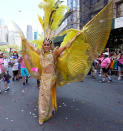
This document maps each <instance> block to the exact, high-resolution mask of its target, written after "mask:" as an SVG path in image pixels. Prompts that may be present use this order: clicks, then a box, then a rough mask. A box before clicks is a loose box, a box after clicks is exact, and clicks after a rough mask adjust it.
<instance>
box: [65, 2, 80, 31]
mask: <svg viewBox="0 0 123 131" xmlns="http://www.w3.org/2000/svg"><path fill="white" fill-rule="evenodd" d="M67 5H68V7H69V9H71V10H73V11H74V13H73V14H72V15H71V16H69V17H68V20H67V28H68V29H69V28H76V29H79V23H80V22H79V0H67Z"/></svg>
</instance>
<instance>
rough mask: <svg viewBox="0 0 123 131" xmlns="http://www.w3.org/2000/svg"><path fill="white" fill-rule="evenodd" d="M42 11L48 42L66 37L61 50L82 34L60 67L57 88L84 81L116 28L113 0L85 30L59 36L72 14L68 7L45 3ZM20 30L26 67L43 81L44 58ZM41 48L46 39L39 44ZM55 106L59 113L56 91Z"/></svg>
mask: <svg viewBox="0 0 123 131" xmlns="http://www.w3.org/2000/svg"><path fill="white" fill-rule="evenodd" d="M39 8H41V9H43V10H44V18H41V16H38V18H39V22H40V24H41V27H42V29H43V31H44V37H43V38H44V39H45V38H49V39H52V40H53V39H54V38H55V37H57V36H59V35H64V34H66V36H65V38H64V40H63V42H62V43H61V47H63V46H65V45H66V44H67V43H68V42H69V41H71V39H72V38H73V37H74V36H75V35H76V33H77V32H80V34H79V36H77V37H76V39H75V40H74V41H73V42H72V45H71V46H70V48H67V49H66V50H65V51H64V52H63V53H62V54H61V56H60V57H58V61H57V64H56V72H57V79H56V85H57V86H63V85H65V84H67V83H70V82H74V81H81V80H83V79H84V77H85V76H86V75H87V73H88V71H89V70H90V66H91V64H92V62H93V60H94V59H95V58H97V57H98V55H99V54H100V53H101V52H102V51H103V50H104V48H105V45H106V43H107V40H108V38H109V34H110V31H111V26H112V18H113V0H111V1H110V3H109V4H108V5H106V6H105V7H104V8H103V9H102V10H101V11H100V12H99V13H98V14H97V15H96V16H95V17H94V18H93V19H92V20H91V21H90V22H89V23H87V24H86V25H85V26H84V27H83V28H82V29H81V30H77V29H69V30H65V31H64V32H62V31H61V32H60V33H57V32H58V30H59V29H60V27H61V26H62V23H63V22H64V20H65V19H66V18H68V17H69V15H70V14H71V12H72V11H71V10H69V9H68V7H67V6H64V5H62V1H60V0H57V1H55V0H44V2H41V3H40V4H39ZM16 28H18V30H19V32H20V34H21V38H22V52H23V58H24V61H25V64H26V67H27V69H28V71H29V73H30V74H31V76H32V77H34V78H36V79H40V76H41V72H42V71H41V70H42V69H41V63H40V55H39V54H38V53H37V52H36V51H35V50H34V49H33V48H31V47H30V45H29V43H28V42H27V40H26V39H25V38H24V35H23V33H22V32H21V30H20V29H19V27H18V26H16ZM36 42H37V43H38V47H39V48H41V47H42V46H41V45H42V42H43V39H41V40H37V41H35V43H36ZM32 68H38V70H39V71H38V73H37V72H35V71H32V70H31V69H32ZM52 104H53V106H54V108H56V109H57V104H56V90H55V89H54V88H53V90H52Z"/></svg>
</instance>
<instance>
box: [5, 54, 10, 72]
mask: <svg viewBox="0 0 123 131" xmlns="http://www.w3.org/2000/svg"><path fill="white" fill-rule="evenodd" d="M8 63H9V60H8V58H7V57H6V56H4V67H5V70H6V71H7V72H8V71H9V68H8Z"/></svg>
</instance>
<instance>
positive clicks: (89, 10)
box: [79, 0, 108, 28]
mask: <svg viewBox="0 0 123 131" xmlns="http://www.w3.org/2000/svg"><path fill="white" fill-rule="evenodd" d="M79 2H80V8H79V9H80V28H82V27H83V26H84V25H85V24H87V23H88V22H89V21H90V20H91V19H92V18H93V17H94V16H95V15H96V14H97V13H98V12H99V11H100V10H101V9H103V8H104V6H105V5H106V4H107V3H108V0H79Z"/></svg>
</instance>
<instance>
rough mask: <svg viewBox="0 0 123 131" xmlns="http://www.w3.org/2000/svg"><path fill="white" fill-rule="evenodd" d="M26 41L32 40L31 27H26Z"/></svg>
mask: <svg viewBox="0 0 123 131" xmlns="http://www.w3.org/2000/svg"><path fill="white" fill-rule="evenodd" d="M26 35H27V40H32V39H33V34H32V26H31V25H27V32H26Z"/></svg>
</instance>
